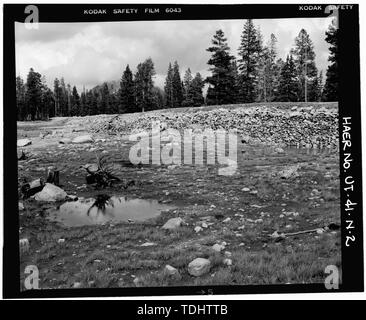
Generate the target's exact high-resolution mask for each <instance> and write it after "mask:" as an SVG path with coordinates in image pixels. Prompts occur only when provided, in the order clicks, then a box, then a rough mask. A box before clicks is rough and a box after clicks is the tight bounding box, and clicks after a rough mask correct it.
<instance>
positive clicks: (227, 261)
mask: <svg viewBox="0 0 366 320" xmlns="http://www.w3.org/2000/svg"><path fill="white" fill-rule="evenodd" d="M223 262H224V265H225V266H231V265H232V264H233V261H232V260H231V259H228V258H226V259H224V261H223Z"/></svg>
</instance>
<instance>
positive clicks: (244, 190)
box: [241, 188, 250, 192]
mask: <svg viewBox="0 0 366 320" xmlns="http://www.w3.org/2000/svg"><path fill="white" fill-rule="evenodd" d="M241 191H243V192H249V191H250V189H249V188H243V189H241Z"/></svg>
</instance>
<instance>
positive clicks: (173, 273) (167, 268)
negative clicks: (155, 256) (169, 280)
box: [164, 264, 179, 276]
mask: <svg viewBox="0 0 366 320" xmlns="http://www.w3.org/2000/svg"><path fill="white" fill-rule="evenodd" d="M164 271H165V272H166V273H167V274H169V275H170V276H177V275H179V271H178V269H176V268H174V267H172V266H170V265H169V264H167V265H166V266H165V268H164Z"/></svg>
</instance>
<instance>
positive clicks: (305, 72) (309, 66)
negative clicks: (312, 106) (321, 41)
mask: <svg viewBox="0 0 366 320" xmlns="http://www.w3.org/2000/svg"><path fill="white" fill-rule="evenodd" d="M291 54H292V55H293V57H294V62H295V66H296V70H297V78H298V98H299V101H312V100H311V99H313V98H314V96H315V95H316V94H315V93H314V92H312V90H314V87H315V86H314V85H313V82H314V81H316V78H317V76H318V70H317V68H316V65H315V52H314V45H313V42H312V41H311V39H310V36H309V34H308V33H307V32H306V30H305V29H301V31H300V33H299V35H298V36H297V37H296V39H295V48H294V49H293V50H291Z"/></svg>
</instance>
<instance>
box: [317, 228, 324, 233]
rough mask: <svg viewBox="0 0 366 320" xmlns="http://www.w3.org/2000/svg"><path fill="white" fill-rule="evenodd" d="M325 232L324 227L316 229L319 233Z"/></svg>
mask: <svg viewBox="0 0 366 320" xmlns="http://www.w3.org/2000/svg"><path fill="white" fill-rule="evenodd" d="M324 232H325V230H324V229H323V228H319V229H318V230H316V233H317V234H322V233H324Z"/></svg>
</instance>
